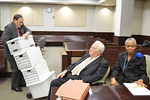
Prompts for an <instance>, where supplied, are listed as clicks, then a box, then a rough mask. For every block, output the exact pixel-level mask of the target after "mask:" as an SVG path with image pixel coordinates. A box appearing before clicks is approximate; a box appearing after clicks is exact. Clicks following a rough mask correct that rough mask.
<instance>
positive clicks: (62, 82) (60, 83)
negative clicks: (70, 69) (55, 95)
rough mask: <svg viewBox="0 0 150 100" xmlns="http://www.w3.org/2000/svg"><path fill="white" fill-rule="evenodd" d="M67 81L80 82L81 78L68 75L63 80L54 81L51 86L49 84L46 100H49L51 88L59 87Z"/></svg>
mask: <svg viewBox="0 0 150 100" xmlns="http://www.w3.org/2000/svg"><path fill="white" fill-rule="evenodd" d="M69 79H72V80H81V78H80V77H79V76H77V75H72V73H69V74H67V75H65V76H64V77H63V78H58V79H54V80H53V81H52V82H51V84H50V89H49V95H48V100H50V98H51V97H50V96H51V88H52V87H60V86H61V85H62V84H64V83H65V82H67V81H68V80H69Z"/></svg>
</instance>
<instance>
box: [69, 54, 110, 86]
mask: <svg viewBox="0 0 150 100" xmlns="http://www.w3.org/2000/svg"><path fill="white" fill-rule="evenodd" d="M88 57H89V54H86V55H84V56H83V57H82V58H81V59H80V60H79V61H77V62H76V63H74V64H71V65H70V66H69V67H68V68H67V69H66V70H68V72H67V74H68V73H71V71H72V69H73V68H74V67H76V66H77V65H78V64H80V63H81V62H82V61H84V60H85V59H86V58H88ZM107 69H108V62H107V61H106V60H105V59H103V58H102V57H101V56H100V57H98V58H97V59H95V60H94V61H93V62H91V63H90V64H88V65H87V66H86V67H85V68H84V69H83V70H82V71H81V72H80V74H79V77H80V79H81V80H83V82H86V83H92V82H95V81H98V80H100V79H101V78H102V77H103V76H104V75H105V73H106V71H107Z"/></svg>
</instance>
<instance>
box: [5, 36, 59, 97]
mask: <svg viewBox="0 0 150 100" xmlns="http://www.w3.org/2000/svg"><path fill="white" fill-rule="evenodd" d="M7 45H8V47H9V50H10V53H11V54H12V55H13V56H14V58H15V61H16V64H17V66H18V69H19V70H21V72H22V74H23V77H24V79H25V82H26V84H27V87H28V89H29V91H30V93H31V95H32V97H33V98H34V99H36V98H40V97H45V96H48V93H49V88H50V83H51V81H52V80H53V79H55V78H56V77H55V71H51V72H50V71H49V68H48V65H47V63H46V61H45V60H44V59H43V56H42V53H41V50H40V48H39V47H35V43H34V40H33V37H32V35H30V36H29V37H28V39H25V38H24V37H18V38H15V39H13V40H10V41H8V42H7Z"/></svg>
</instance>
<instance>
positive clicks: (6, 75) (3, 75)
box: [0, 72, 12, 78]
mask: <svg viewBox="0 0 150 100" xmlns="http://www.w3.org/2000/svg"><path fill="white" fill-rule="evenodd" d="M11 74H12V72H0V78H10V77H11Z"/></svg>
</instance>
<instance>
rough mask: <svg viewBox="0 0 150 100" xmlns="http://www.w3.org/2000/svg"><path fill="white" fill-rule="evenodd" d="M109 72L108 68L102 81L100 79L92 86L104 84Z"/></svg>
mask: <svg viewBox="0 0 150 100" xmlns="http://www.w3.org/2000/svg"><path fill="white" fill-rule="evenodd" d="M109 72H110V66H109V67H108V69H107V72H106V74H105V75H104V77H103V78H102V79H100V80H99V81H96V82H93V83H92V84H104V83H105V79H106V77H107V76H108V74H109Z"/></svg>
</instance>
